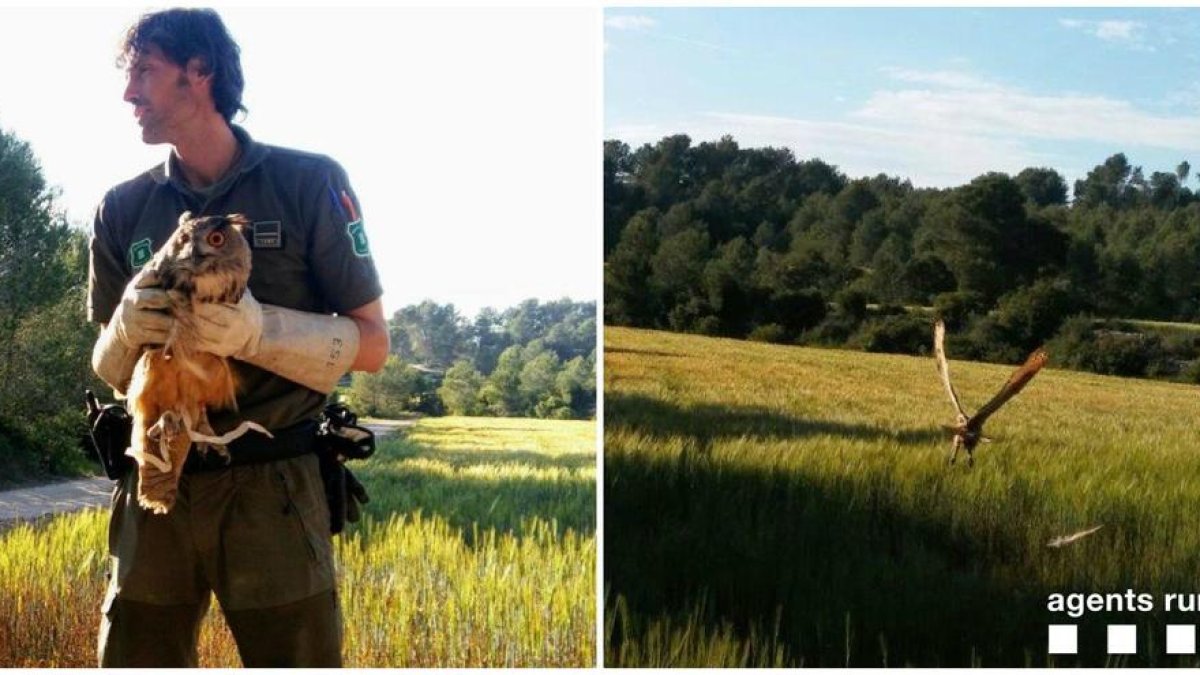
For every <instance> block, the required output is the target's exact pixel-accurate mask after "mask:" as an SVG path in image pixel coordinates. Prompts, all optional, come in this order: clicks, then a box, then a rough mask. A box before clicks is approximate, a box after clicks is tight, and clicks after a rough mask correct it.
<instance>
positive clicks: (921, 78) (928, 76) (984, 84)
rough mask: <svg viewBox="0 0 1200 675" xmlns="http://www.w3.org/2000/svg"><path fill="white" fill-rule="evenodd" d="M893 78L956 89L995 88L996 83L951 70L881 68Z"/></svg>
mask: <svg viewBox="0 0 1200 675" xmlns="http://www.w3.org/2000/svg"><path fill="white" fill-rule="evenodd" d="M881 70H882V71H883V72H884V73H886V74H888V75H890V76H891V77H892V78H893V79H896V80H899V81H901V82H910V83H912V84H929V85H935V86H939V87H954V88H957V89H996V88H997V87H998V85H996V84H994V83H991V82H988V81H986V80H983V79H981V78H979V77H976V76H974V75H971V74H968V73H964V72H960V71H953V70H910V69H908V68H896V67H892V66H887V67H884V68H882V69H881Z"/></svg>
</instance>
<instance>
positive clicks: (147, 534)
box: [98, 454, 342, 667]
mask: <svg viewBox="0 0 1200 675" xmlns="http://www.w3.org/2000/svg"><path fill="white" fill-rule="evenodd" d="M108 546H109V552H110V554H111V558H112V570H111V572H110V575H109V583H108V590H107V592H106V594H105V598H104V604H103V608H102V614H101V618H100V639H99V648H98V652H99V661H100V666H101V667H149V666H154V667H195V666H197V665H198V663H197V640H198V638H199V633H200V622H201V620H202V619H203V618H204V615H205V613H206V612H207V610H208V607H209V604H210V598H211V596H212V595H214V594H215V595H216V597H217V601H218V602H219V603H220V606H221V609H222V611H223V612H224V614H225V619H226V622H227V623H228V624H229V627H230V630H231V631H232V632H233V637H234V641H235V642H236V643H237V649H238V654H239V655H240V656H241V659H242V663H243V664H244V665H245V666H247V667H285V666H303V667H340V666H341V632H342V626H341V614H340V610H339V608H338V601H337V592H336V588H335V585H334V581H335V576H334V565H333V550H332V540H331V536H330V534H329V510H328V507H327V505H326V503H325V493H324V489H323V487H322V483H321V477H320V473H319V470H318V464H317V457H316V455H313V454H309V455H304V456H302V457H296V458H293V459H285V460H278V461H273V462H265V463H261V464H249V465H245V466H235V467H230V468H226V469H220V470H216V471H209V472H200V473H192V474H184V475H183V477H182V480H181V481H180V485H179V494H178V498H177V500H176V503H175V506H174V508H172V509H171V512H170V513H167V514H165V515H158V514H153V513H150V512H149V511H146V510H145V509H142V508H141V507H140V506H138V503H137V472H136V471H131V472H129V473H128V474H127V475H126V476H125V477H124V478H123V479H122V480H121V481H119V482H118V483H117V485H116V487H115V488H114V490H113V504H112V518H111V521H110V522H109V532H108Z"/></svg>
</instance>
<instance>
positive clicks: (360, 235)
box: [346, 218, 371, 258]
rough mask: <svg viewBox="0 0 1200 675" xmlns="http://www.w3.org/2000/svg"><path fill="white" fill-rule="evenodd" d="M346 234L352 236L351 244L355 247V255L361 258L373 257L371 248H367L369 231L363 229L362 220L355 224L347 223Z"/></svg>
mask: <svg viewBox="0 0 1200 675" xmlns="http://www.w3.org/2000/svg"><path fill="white" fill-rule="evenodd" d="M346 234H349V235H350V242H351V244H353V246H354V255H356V256H358V257H360V258H365V257H367V256H369V255H371V248H370V247H369V246H367V231H366V230H365V229H363V221H362V218H359V219H358V220H356V221H354V222H353V223H347V224H346Z"/></svg>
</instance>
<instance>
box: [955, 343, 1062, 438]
mask: <svg viewBox="0 0 1200 675" xmlns="http://www.w3.org/2000/svg"><path fill="white" fill-rule="evenodd" d="M1048 360H1050V356H1049V355H1048V354H1046V350H1045V349H1042V348H1040V347H1039V348H1038V349H1035V350H1034V352H1033V353H1032V354H1030V355H1029V358H1027V359H1025V363H1023V364H1021V366H1020V367H1019V368H1017V369H1016V370H1014V371H1013V374H1012V375H1011V376H1010V377H1009V378H1008V382H1005V383H1004V386H1003V387H1001V388H1000V391H999V392H997V393H996V395H995V396H993V397H992V400H990V401H988V402H987V403H985V404H984V405H983V407H982V408H980V409H979V412H977V413H975V416H974V417H972V418H971V422H970V425H969V426H970V427H971V428H972V429H973V430H975V431H978V430H980V429H981V428H983V423H984V422H985V421H987V418H988V417H990V416H991V415H992V413H994V412H996V411H997V410H999V409H1000V406H1002V405H1004V404H1005V403H1007V402H1008V400H1009V399H1010V398H1012V397H1014V396H1016V395H1017V394H1018V393H1019V392H1020V391H1021V390H1022V389H1024V388H1025V385H1027V384H1029V381H1030V380H1032V379H1033V376H1034V375H1037V374H1038V371H1040V370H1041V369H1042V366H1044V365H1046V362H1047V361H1048Z"/></svg>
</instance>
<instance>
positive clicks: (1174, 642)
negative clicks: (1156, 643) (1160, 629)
mask: <svg viewBox="0 0 1200 675" xmlns="http://www.w3.org/2000/svg"><path fill="white" fill-rule="evenodd" d="M1167 653H1168V654H1195V653H1196V627H1195V626H1184V625H1170V626H1167Z"/></svg>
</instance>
